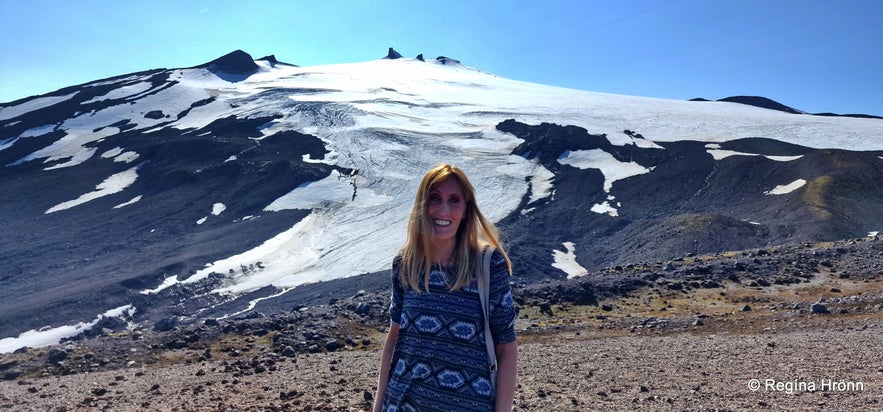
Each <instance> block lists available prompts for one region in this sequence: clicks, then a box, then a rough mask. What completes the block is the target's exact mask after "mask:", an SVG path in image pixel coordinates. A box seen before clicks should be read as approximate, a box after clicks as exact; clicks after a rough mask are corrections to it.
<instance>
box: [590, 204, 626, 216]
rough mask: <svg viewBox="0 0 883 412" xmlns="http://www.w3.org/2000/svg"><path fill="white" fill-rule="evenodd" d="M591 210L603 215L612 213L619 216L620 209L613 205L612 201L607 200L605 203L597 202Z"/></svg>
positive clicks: (611, 214)
mask: <svg viewBox="0 0 883 412" xmlns="http://www.w3.org/2000/svg"><path fill="white" fill-rule="evenodd" d="M590 210H591V211H592V212H595V213H598V214H601V215H610V216H613V217H616V216H619V210H617V209H616V208H615V207H613V206H611V205H610V202H607V201H605V202H604V203H596V204H594V205H592V208H591V209H590Z"/></svg>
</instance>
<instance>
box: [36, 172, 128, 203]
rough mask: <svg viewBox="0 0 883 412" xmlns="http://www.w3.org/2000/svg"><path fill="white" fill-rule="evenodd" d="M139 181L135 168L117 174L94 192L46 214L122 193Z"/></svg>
mask: <svg viewBox="0 0 883 412" xmlns="http://www.w3.org/2000/svg"><path fill="white" fill-rule="evenodd" d="M137 179H138V168H137V167H133V168H131V169H129V170H126V171H124V172H120V173H117V174H115V175H112V176H110V177H108V178H107V179H105V180H104V181H103V182H101V183H99V184H98V185H97V186H95V191H94V192H89V193H86V194H84V195H82V196H80V197H78V198H76V199H74V200H69V201H67V202H62V203H59V204H57V205H55V206H53V207H51V208H49V210H47V211H46V214H49V213H54V212H58V211H60V210H65V209H70V208H72V207H74V206H79V205H81V204H83V203H86V202H89V201H92V200H95V199H98V198H101V197H104V196H108V195H112V194H114V193H119V192H122V191H123V190H124V189H125V188H127V187H129V186H131V185H132V184H133V183H135V180H137Z"/></svg>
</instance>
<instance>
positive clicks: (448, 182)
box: [429, 177, 463, 194]
mask: <svg viewBox="0 0 883 412" xmlns="http://www.w3.org/2000/svg"><path fill="white" fill-rule="evenodd" d="M429 191H430V192H441V191H446V192H455V193H460V194H462V193H463V186H462V185H461V184H460V181H459V180H457V179H456V178H453V177H446V178H445V179H444V180H442V181H440V182H438V183H436V184H434V185H432V186H430V187H429Z"/></svg>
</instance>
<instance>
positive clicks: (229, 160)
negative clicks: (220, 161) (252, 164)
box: [224, 155, 306, 163]
mask: <svg viewBox="0 0 883 412" xmlns="http://www.w3.org/2000/svg"><path fill="white" fill-rule="evenodd" d="M304 156H306V155H304ZM236 159H238V158H237V157H236V155H232V156H230V157H228V158H227V160H224V163H227V162H232V161H235V160H236Z"/></svg>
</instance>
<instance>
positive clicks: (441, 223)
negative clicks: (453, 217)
mask: <svg viewBox="0 0 883 412" xmlns="http://www.w3.org/2000/svg"><path fill="white" fill-rule="evenodd" d="M435 224H436V225H439V226H448V225H450V224H451V221H450V220H441V219H435Z"/></svg>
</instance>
